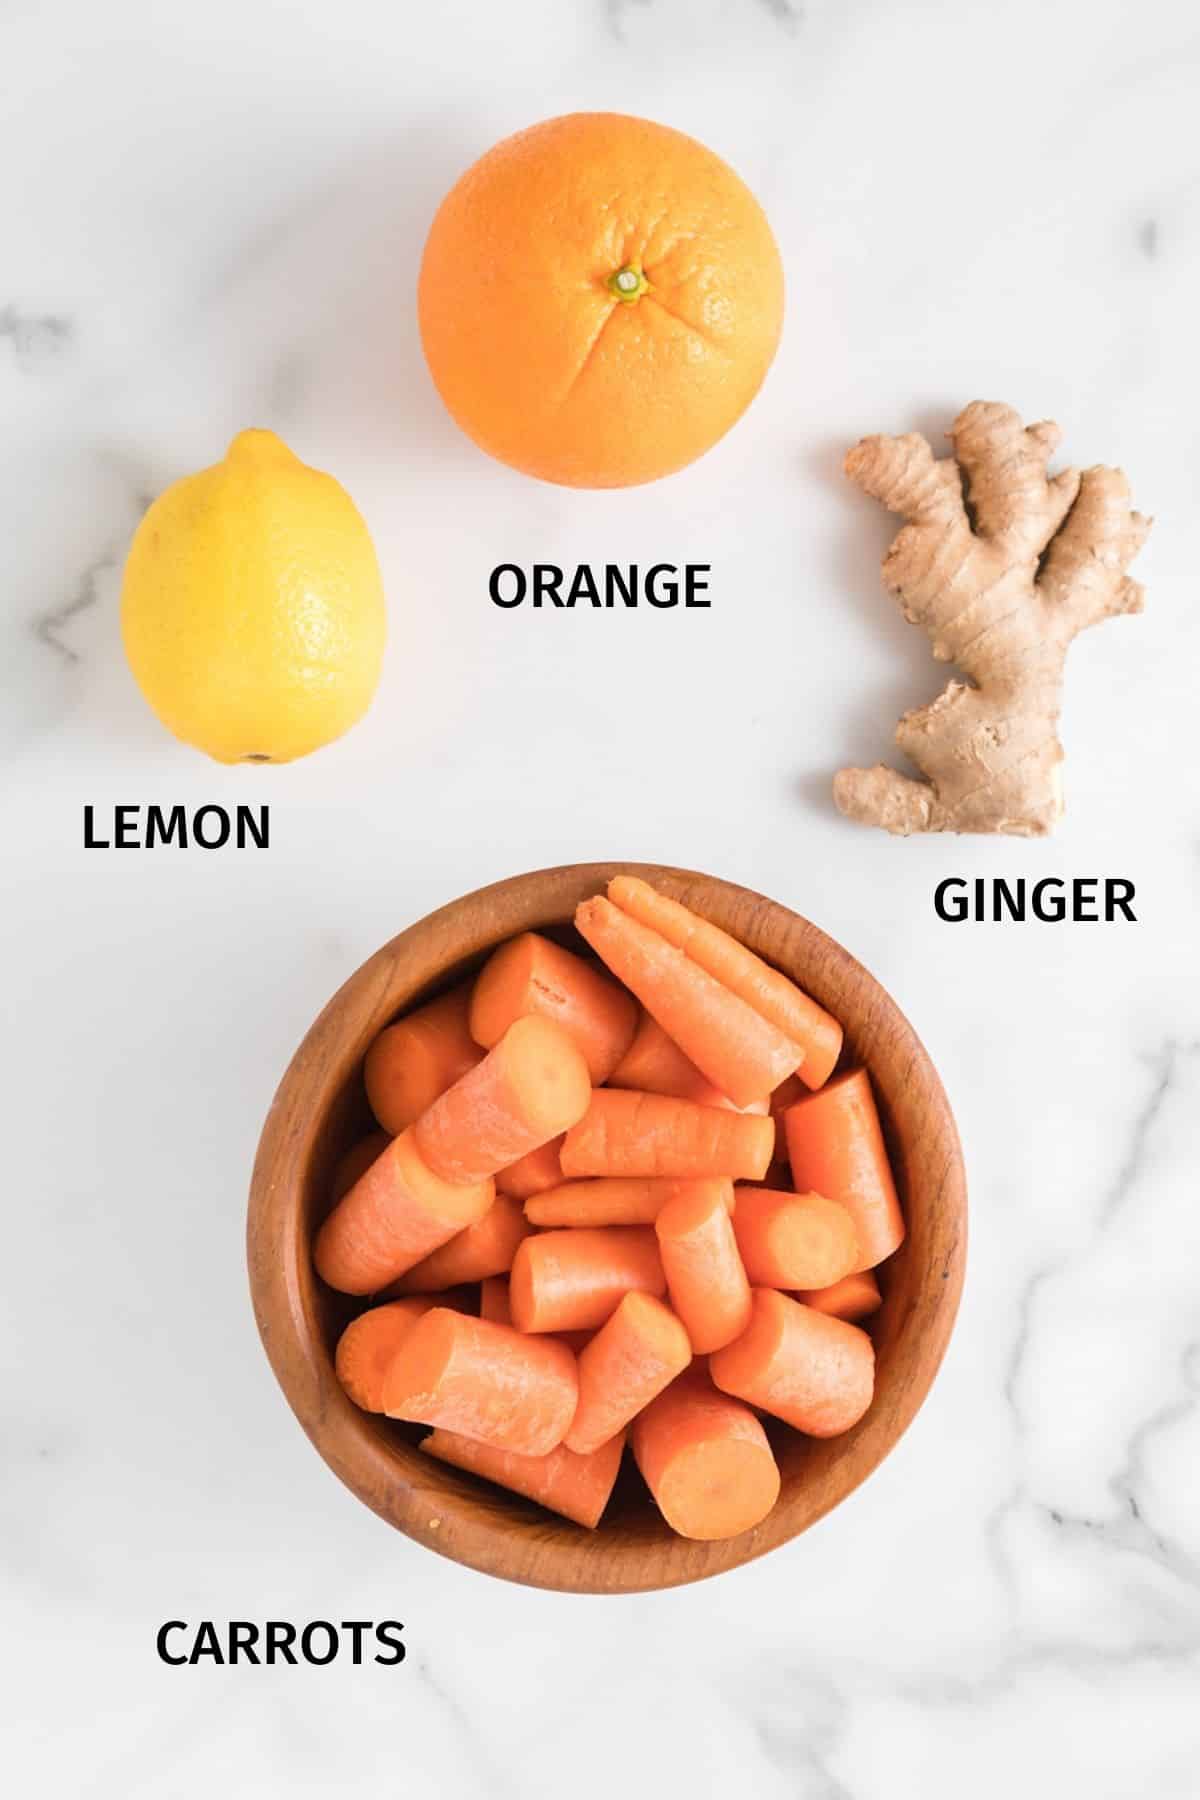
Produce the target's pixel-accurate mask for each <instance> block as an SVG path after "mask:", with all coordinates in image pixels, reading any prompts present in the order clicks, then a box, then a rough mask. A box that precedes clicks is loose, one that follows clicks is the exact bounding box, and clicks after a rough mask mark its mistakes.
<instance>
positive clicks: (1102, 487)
mask: <svg viewBox="0 0 1200 1800" xmlns="http://www.w3.org/2000/svg"><path fill="white" fill-rule="evenodd" d="M949 436H950V439H951V442H952V444H953V447H954V454H953V456H951V457H946V458H943V459H940V460H939V459H937V458H935V457H934V455H933V452H932V450H931V449H930V447H929V445H928V444H927V443H926V441H925V439H924V438H923V437H920V436H917V435H916V434H910V435H909V436H906V437H868V438H864V439H863V440H862V442H861V443H859V444H857V445H856V446H855V447H854V449H853V450H851V452H850V454H849V455H848V456H847V458H846V473H847V474H848V475H849V477H850V479H851V480H852V481H854V482H856V483H857V484H858V486H859V487H861V488H862V489H863V490H864V492H865V493H868V494H871V495H873V496H874V498H875V499H876V500H880V501H882V503H883V504H884V506H886V507H887V508H888V510H889V511H890V512H894V513H898V514H899V515H900V516H901V517H902V518H904V519H905V520H906V521H907V523H906V524H905V525H904V526H903V527H902V529H901V530H900V532H899V534H898V535H897V537H896V539H895V540H894V542H893V544H892V547H891V549H890V550H889V551H888V553H887V555H886V557H885V558H884V561H883V581H884V586H885V587H886V588H887V590H888V592H889V593H891V594H893V595H895V597H896V599H897V600H898V601H899V602H900V606H901V609H902V610H903V613H904V616H905V618H906V619H907V620H908V621H909V622H910V624H913V625H920V626H921V627H922V629H923V630H925V631H926V632H928V634H929V637H930V641H931V644H932V648H933V654H934V656H935V657H936V658H937V659H938V661H939V662H952V663H954V664H955V666H956V668H958V669H959V670H961V672H962V674H963V675H964V676H965V677H966V680H965V681H958V680H954V681H950V682H949V683H948V684H947V686H946V687H945V689H944V690H943V692H942V693H941V694H939V695H938V697H937V699H936V700H934V701H933V702H932V703H931V704H930V705H929V706H923V707H920V708H918V709H917V710H916V711H914V712H909V713H905V715H904V717H903V718H902V719H901V720H900V723H899V725H898V726H897V728H896V742H897V744H898V745H899V746H900V749H901V750H903V751H904V753H905V755H906V756H908V757H909V758H911V760H912V761H913V763H915V764H916V766H917V768H918V769H920V770H921V772H922V774H923V775H924V777H925V779H924V780H923V781H920V780H912V779H910V778H909V777H908V776H905V775H900V774H897V773H896V772H895V771H894V770H892V769H888V768H885V767H884V766H883V765H882V764H877V765H876V767H875V768H873V769H842V770H841V771H840V773H839V774H838V775H837V776H836V777H835V780H834V798H835V799H836V801H837V804H838V806H839V808H840V809H841V811H842V812H843V813H845V814H846V816H847V817H848V818H851V819H857V820H858V821H859V822H860V823H862V824H865V825H881V826H882V827H883V828H884V829H885V830H887V831H892V832H896V833H898V834H899V835H901V836H903V837H907V836H909V835H910V834H911V833H913V832H917V831H973V832H1007V833H1010V834H1012V835H1014V836H1017V837H1043V836H1045V834H1046V833H1047V832H1049V831H1052V830H1053V828H1054V826H1055V824H1056V823H1057V821H1058V819H1059V818H1060V817H1061V814H1062V809H1063V804H1062V776H1061V764H1062V760H1063V752H1062V746H1061V744H1060V743H1059V739H1058V717H1059V711H1060V705H1061V692H1062V679H1063V664H1064V661H1065V659H1066V653H1067V647H1068V645H1069V644H1070V642H1071V640H1072V638H1073V637H1074V636H1075V634H1076V632H1078V631H1082V630H1083V628H1084V627H1085V626H1087V625H1094V624H1096V623H1097V621H1098V620H1100V619H1107V618H1109V617H1111V616H1112V615H1114V614H1116V613H1132V612H1140V611H1141V608H1142V602H1143V592H1142V588H1141V586H1140V585H1139V584H1138V583H1137V582H1136V581H1131V580H1130V579H1129V577H1128V576H1127V575H1126V573H1125V571H1126V569H1127V568H1128V566H1129V564H1130V563H1131V562H1132V560H1133V558H1134V557H1135V556H1136V554H1137V552H1138V550H1139V549H1140V548H1141V546H1142V544H1143V543H1144V542H1145V539H1146V535H1147V533H1148V532H1149V530H1150V523H1151V522H1150V520H1149V519H1146V518H1143V517H1142V516H1141V514H1140V513H1136V512H1133V511H1132V510H1131V508H1130V503H1129V484H1128V482H1127V481H1126V479H1125V476H1124V475H1123V474H1122V472H1121V470H1120V469H1106V468H1093V469H1084V470H1083V472H1082V473H1080V471H1079V470H1078V469H1064V470H1063V471H1062V473H1061V474H1059V475H1054V476H1048V475H1047V473H1046V465H1047V463H1048V462H1049V460H1050V457H1051V455H1052V454H1053V452H1054V450H1055V448H1056V446H1057V444H1058V441H1059V438H1060V436H1061V433H1060V431H1059V428H1058V426H1057V425H1054V424H1051V423H1049V422H1048V421H1047V422H1044V423H1042V424H1039V425H1030V426H1029V427H1028V428H1026V427H1024V426H1023V425H1022V423H1021V420H1020V418H1019V416H1018V415H1017V413H1015V412H1014V411H1013V410H1012V408H1011V407H1008V406H1000V405H996V404H994V403H993V402H990V401H984V400H976V401H974V402H972V404H971V405H970V406H968V407H967V408H966V410H965V411H964V412H962V413H960V414H959V416H958V418H957V419H956V420H955V421H954V424H953V426H952V428H951V430H950V433H949Z"/></svg>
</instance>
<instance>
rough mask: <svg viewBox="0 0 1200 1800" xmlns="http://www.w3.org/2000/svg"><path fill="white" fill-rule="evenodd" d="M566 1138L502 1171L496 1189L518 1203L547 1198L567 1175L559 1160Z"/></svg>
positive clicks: (498, 1175) (558, 1138) (535, 1151)
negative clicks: (519, 1201) (536, 1196)
mask: <svg viewBox="0 0 1200 1800" xmlns="http://www.w3.org/2000/svg"><path fill="white" fill-rule="evenodd" d="M561 1144H562V1138H561V1137H556V1138H551V1140H550V1142H549V1143H548V1144H542V1145H541V1146H540V1147H539V1148H538V1149H537V1150H531V1151H530V1152H529V1154H528V1155H527V1156H521V1157H518V1159H517V1161H516V1162H515V1163H510V1164H509V1165H508V1167H507V1169H500V1170H498V1171H497V1174H496V1187H497V1189H498V1190H499V1192H500V1193H502V1194H511V1195H512V1197H513V1199H514V1200H528V1199H529V1197H530V1196H531V1195H532V1194H544V1193H545V1191H546V1189H547V1188H552V1187H558V1185H559V1183H560V1182H561V1181H562V1178H563V1172H562V1167H561V1165H560V1163H559V1160H558V1152H559V1148H560V1146H561Z"/></svg>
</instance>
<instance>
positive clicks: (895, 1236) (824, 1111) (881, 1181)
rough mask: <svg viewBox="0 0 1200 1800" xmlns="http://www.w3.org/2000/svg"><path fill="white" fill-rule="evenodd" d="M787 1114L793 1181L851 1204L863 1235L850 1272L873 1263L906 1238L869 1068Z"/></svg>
mask: <svg viewBox="0 0 1200 1800" xmlns="http://www.w3.org/2000/svg"><path fill="white" fill-rule="evenodd" d="M783 1117H784V1129H785V1131H786V1133H787V1145H788V1156H789V1158H790V1161H791V1165H792V1181H793V1183H794V1185H795V1186H796V1188H798V1189H799V1190H801V1191H802V1192H803V1191H807V1190H810V1189H811V1190H812V1191H814V1192H816V1193H818V1194H825V1195H827V1196H828V1198H829V1199H830V1200H837V1201H838V1202H839V1203H840V1204H841V1205H842V1206H844V1207H845V1208H846V1211H847V1212H848V1213H849V1214H850V1217H851V1218H852V1219H853V1221H854V1230H855V1233H856V1234H857V1237H858V1260H857V1261H856V1263H855V1265H854V1268H853V1269H852V1270H850V1271H849V1272H850V1273H851V1274H858V1273H859V1272H860V1271H861V1270H863V1269H873V1268H874V1267H875V1265H876V1264H877V1263H881V1262H883V1260H884V1258H885V1257H888V1256H890V1255H891V1254H892V1252H893V1250H897V1249H899V1247H900V1245H901V1244H902V1243H903V1242H904V1215H903V1213H902V1212H901V1211H900V1202H899V1200H898V1198H897V1196H896V1183H895V1181H894V1180H893V1178H892V1167H891V1164H890V1163H889V1161H888V1154H887V1150H886V1148H885V1146H884V1142H883V1132H882V1130H881V1129H880V1125H879V1114H878V1112H877V1111H876V1109H875V1100H874V1096H873V1095H872V1093H871V1081H870V1077H869V1076H868V1074H867V1071H866V1070H865V1069H855V1070H853V1071H852V1072H851V1073H850V1074H848V1075H839V1076H838V1078H837V1080H836V1081H831V1082H830V1084H829V1086H828V1087H826V1088H823V1089H822V1090H821V1092H820V1093H819V1094H810V1095H808V1096H807V1098H805V1099H804V1100H801V1101H799V1102H798V1104H797V1105H795V1106H789V1107H788V1109H787V1111H786V1113H785V1114H784V1115H783ZM808 1285H809V1286H810V1287H811V1286H812V1285H813V1284H812V1283H811V1282H810V1283H808Z"/></svg>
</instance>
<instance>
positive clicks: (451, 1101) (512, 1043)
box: [413, 1018, 592, 1182]
mask: <svg viewBox="0 0 1200 1800" xmlns="http://www.w3.org/2000/svg"><path fill="white" fill-rule="evenodd" d="M591 1094H592V1084H591V1082H590V1080H589V1079H588V1071H587V1064H586V1062H585V1061H584V1059H583V1056H582V1055H581V1054H580V1052H579V1051H578V1050H577V1049H576V1047H575V1045H574V1043H573V1042H572V1040H571V1039H570V1038H569V1037H568V1036H567V1034H566V1032H565V1031H564V1030H563V1029H562V1027H561V1026H560V1025H554V1024H552V1023H551V1022H550V1020H549V1019H540V1018H524V1019H518V1020H517V1021H516V1022H515V1024H512V1025H510V1026H509V1028H508V1030H507V1031H506V1032H505V1033H504V1036H503V1037H502V1038H501V1039H500V1041H499V1043H497V1044H496V1046H495V1047H494V1049H491V1050H489V1051H488V1053H487V1055H486V1056H485V1057H484V1059H483V1061H482V1062H481V1063H479V1064H478V1065H477V1066H476V1067H475V1068H473V1069H471V1070H469V1071H468V1072H467V1074H465V1075H463V1076H461V1077H460V1078H459V1080H458V1081H456V1082H455V1084H454V1086H453V1087H452V1088H447V1090H446V1092H445V1093H444V1094H442V1095H440V1096H439V1098H438V1099H436V1100H435V1101H434V1102H433V1105H432V1106H430V1107H429V1108H428V1110H427V1111H425V1112H423V1113H422V1114H421V1117H420V1118H419V1119H418V1120H417V1122H416V1124H415V1125H414V1126H413V1134H414V1137H415V1141H416V1145H417V1149H418V1150H419V1151H420V1152H421V1155H422V1156H423V1157H424V1158H425V1161H426V1162H427V1163H428V1165H429V1167H430V1168H431V1169H432V1170H433V1172H434V1174H435V1175H440V1176H441V1177H442V1179H443V1180H444V1181H460V1182H472V1181H482V1180H484V1178H485V1177H487V1176H490V1175H495V1174H496V1172H497V1171H498V1170H500V1169H506V1168H507V1167H508V1166H509V1164H510V1163H514V1162H516V1161H517V1159H518V1157H522V1156H526V1155H528V1153H529V1151H531V1150H537V1149H538V1148H540V1146H541V1145H542V1144H546V1143H549V1141H550V1139H551V1138H553V1137H557V1136H558V1135H559V1133H560V1132H562V1131H565V1130H566V1129H567V1127H568V1126H569V1125H573V1124H574V1123H575V1121H576V1120H577V1119H581V1118H582V1117H583V1115H584V1113H585V1112H586V1111H587V1107H588V1101H589V1100H590V1099H591Z"/></svg>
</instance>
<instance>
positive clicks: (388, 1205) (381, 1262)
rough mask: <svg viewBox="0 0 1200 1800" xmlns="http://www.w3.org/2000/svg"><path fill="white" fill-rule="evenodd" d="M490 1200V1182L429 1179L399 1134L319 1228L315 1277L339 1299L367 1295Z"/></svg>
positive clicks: (478, 1214)
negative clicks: (337, 1291)
mask: <svg viewBox="0 0 1200 1800" xmlns="http://www.w3.org/2000/svg"><path fill="white" fill-rule="evenodd" d="M494 1198H495V1188H494V1187H493V1184H492V1182H491V1181H490V1180H486V1181H478V1182H474V1183H472V1184H471V1185H470V1186H460V1185H455V1184H453V1183H451V1182H448V1181H443V1180H442V1179H441V1177H440V1176H437V1175H435V1174H434V1173H433V1172H432V1170H430V1169H429V1168H428V1167H427V1166H426V1164H425V1163H424V1161H423V1160H422V1158H421V1156H420V1155H419V1154H418V1152H417V1148H416V1145H415V1143H414V1141H413V1133H412V1131H411V1130H410V1131H405V1132H403V1133H402V1134H401V1135H400V1136H399V1137H398V1138H393V1139H392V1141H391V1143H390V1144H389V1145H388V1147H387V1149H386V1150H385V1151H383V1153H382V1155H380V1156H377V1157H376V1159H375V1161H374V1162H373V1163H372V1164H371V1166H370V1168H369V1169H368V1170H367V1171H366V1174H365V1175H360V1176H359V1178H358V1180H357V1181H356V1182H355V1184H354V1186H353V1187H352V1188H351V1189H350V1191H349V1192H348V1193H347V1194H344V1195H343V1196H342V1198H341V1199H340V1200H339V1201H338V1203H337V1205H336V1206H335V1207H334V1209H333V1211H332V1212H331V1213H330V1215H329V1217H328V1218H327V1219H326V1220H325V1223H324V1224H323V1225H322V1226H321V1229H320V1230H319V1231H318V1233H317V1236H316V1242H315V1243H314V1245H313V1261H314V1263H315V1264H316V1269H317V1274H318V1275H319V1276H320V1277H321V1279H322V1281H326V1282H328V1284H329V1286H330V1287H332V1288H338V1289H340V1290H341V1292H342V1293H344V1294H372V1293H374V1292H375V1291H376V1290H377V1289H378V1288H381V1287H384V1286H386V1284H387V1283H388V1282H389V1281H394V1280H395V1278H396V1276H397V1275H403V1274H404V1272H405V1270H406V1269H411V1268H412V1266H413V1264H414V1263H418V1262H420V1261H421V1258H422V1257H423V1256H428V1255H429V1253H430V1251H431V1250H436V1249H437V1248H438V1246H439V1244H444V1243H445V1242H446V1240H447V1239H448V1238H452V1237H453V1236H454V1235H455V1233H456V1232H459V1231H465V1230H466V1228H467V1226H468V1225H473V1224H474V1222H475V1220H476V1219H481V1218H482V1217H483V1215H484V1213H485V1212H486V1211H487V1209H488V1207H489V1206H490V1205H491V1204H492V1201H493V1200H494Z"/></svg>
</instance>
